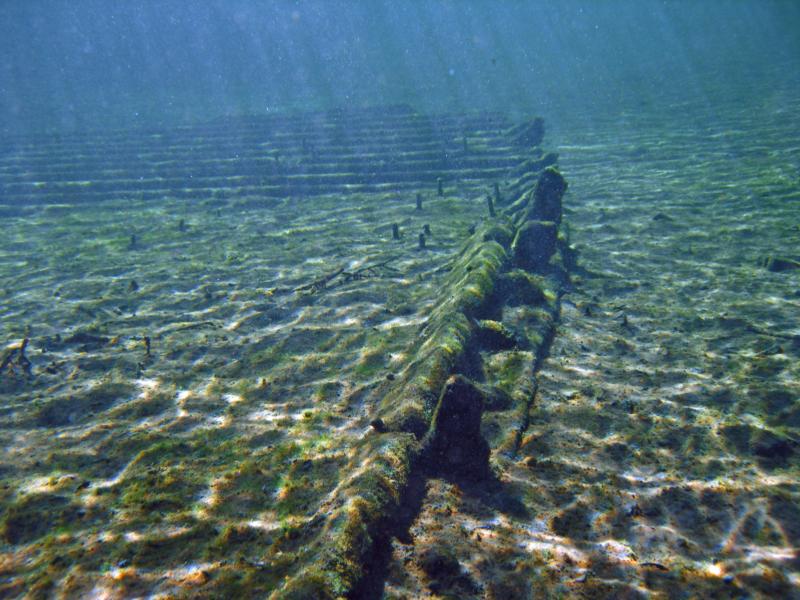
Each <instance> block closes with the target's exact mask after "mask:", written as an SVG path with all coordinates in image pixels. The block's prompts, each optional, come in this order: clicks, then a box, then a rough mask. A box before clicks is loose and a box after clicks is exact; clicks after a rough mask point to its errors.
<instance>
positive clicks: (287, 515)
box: [0, 107, 565, 597]
mask: <svg viewBox="0 0 800 600" xmlns="http://www.w3.org/2000/svg"><path fill="white" fill-rule="evenodd" d="M329 122H330V123H334V124H335V125H336V135H333V136H331V137H327V136H328V134H327V129H325V128H323V127H322V125H325V124H327V123H329ZM309 123H311V124H314V126H315V127H320V129H317V130H314V127H310V128H309ZM237 127H238V128H239V129H237ZM298 127H306V128H308V129H306V130H304V134H303V138H302V139H303V140H305V142H304V143H303V144H301V145H300V146H299V147H298V146H295V145H294V144H296V143H297V142H296V140H298V139H299V138H297V136H295V135H290V133H293V132H294V131H295V130H296V128H298ZM393 128H396V129H397V131H401V132H403V133H402V135H399V136H398V135H389V133H390V132H392V131H393V130H394V129H393ZM403 128H405V129H403ZM507 128H508V124H507V122H506V121H504V119H503V118H502V117H501V116H498V115H493V114H478V115H473V116H465V117H451V116H446V115H445V116H440V117H434V118H429V117H424V116H421V115H418V114H416V113H414V112H412V111H410V110H408V109H406V108H402V107H399V108H389V109H387V110H385V111H383V112H378V111H374V112H369V111H366V112H364V113H338V112H337V113H329V114H321V115H314V116H313V117H312V118H310V119H308V118H287V119H280V118H279V119H277V120H274V121H269V120H267V121H261V122H259V121H249V122H242V123H234V124H232V125H227V126H226V127H225V128H224V129H223V128H216V127H214V126H208V127H205V128H204V127H202V126H199V127H198V128H195V129H187V130H177V131H173V132H171V133H169V135H170V136H172V137H171V138H170V139H171V146H168V147H167V148H169V150H168V151H167V150H156V147H159V148H162V147H164V146H163V142H164V139H165V138H164V137H163V136H164V135H167V134H158V135H153V136H151V137H150V138H146V139H142V138H139V139H138V142H139V143H144V144H151V145H152V147H153V151H152V153H150V154H148V153H147V152H140V153H139V158H137V159H136V160H134V161H131V160H130V158H129V157H128V156H127V155H126V150H125V145H124V144H125V143H126V142H127V141H128V140H127V139H126V138H125V137H124V136H125V135H126V134H120V137H117V138H114V137H113V136H111V137H106V138H103V139H102V140H100V139H99V138H98V139H97V140H96V145H92V146H88V145H87V146H80V149H79V150H75V148H71V147H70V144H71V142H70V141H69V139H67V140H62V141H60V142H55V143H54V145H53V146H51V147H49V148H47V147H39V148H37V149H36V151H35V152H36V154H35V155H34V150H33V147H26V146H20V147H19V148H18V149H17V154H16V155H15V156H16V159H15V160H28V161H30V162H31V169H30V171H29V175H27V176H26V177H27V178H29V179H33V180H35V183H33V184H32V185H31V182H30V181H28V182H25V181H22V180H20V179H19V178H18V177H17V176H16V175H15V173H16V171H15V170H13V169H12V168H11V167H10V166H9V165H10V163H9V165H6V166H5V167H3V166H2V165H1V164H0V167H2V168H4V169H5V170H2V169H0V171H2V172H1V173H0V175H2V178H3V179H2V183H3V185H4V191H5V193H7V194H8V197H9V198H10V199H11V200H13V201H14V202H15V205H16V206H22V205H23V204H21V203H20V201H21V200H22V197H23V196H24V198H25V202H24V207H25V208H22V209H20V210H19V211H18V212H17V213H16V214H15V215H13V216H11V217H10V218H11V219H12V223H13V227H12V229H11V231H12V232H13V233H12V235H13V239H12V240H10V243H9V244H8V245H7V246H5V247H4V249H3V256H2V259H3V262H2V264H3V265H4V266H3V268H4V269H5V271H4V280H5V281H6V282H7V288H6V290H5V293H6V294H7V295H8V298H7V299H8V306H9V309H10V310H9V311H7V312H6V313H4V315H3V316H2V326H3V331H4V332H5V335H6V339H8V340H9V344H8V346H7V347H6V349H5V350H4V352H3V355H2V374H1V378H0V392H2V394H3V400H4V403H3V412H2V415H0V417H1V418H2V431H3V433H2V436H3V441H4V444H6V445H7V446H8V447H9V448H13V450H12V451H10V452H9V453H8V454H7V455H6V456H5V458H4V460H3V463H2V465H0V468H2V470H3V471H2V472H3V473H4V479H5V482H6V483H5V485H4V488H3V494H2V503H3V507H4V509H3V516H2V519H1V520H0V535H2V539H3V542H4V544H5V548H6V550H4V554H3V562H2V565H3V566H2V569H3V576H4V577H5V579H4V580H3V581H4V582H3V584H2V585H3V588H2V589H3V593H4V594H6V595H16V594H18V593H20V592H21V590H34V591H35V593H36V594H40V595H47V594H49V593H55V592H56V591H57V593H60V594H65V595H68V596H75V595H83V594H89V593H97V592H98V590H105V592H104V593H109V594H112V595H121V596H125V595H136V594H139V593H145V592H146V593H168V594H191V595H195V594H202V595H208V596H215V595H220V594H222V595H226V596H230V595H236V594H237V593H244V591H245V590H246V591H247V593H258V592H259V591H260V592H277V593H279V594H282V595H286V596H288V597H292V596H293V595H296V594H300V593H310V592H309V590H312V589H314V590H316V591H315V592H314V593H319V594H321V597H324V596H325V595H338V594H342V593H346V592H348V590H356V589H357V588H359V586H361V585H363V584H364V574H365V572H366V571H365V568H367V566H368V564H369V562H370V559H369V553H370V548H372V547H373V546H374V544H375V543H376V542H377V541H378V540H379V539H382V536H383V535H384V534H383V533H382V532H383V531H384V530H388V529H390V527H389V525H390V523H391V522H392V521H393V517H392V515H393V514H394V513H396V511H397V510H398V509H399V508H400V506H401V504H402V501H403V498H404V496H405V494H406V491H407V486H408V482H409V481H411V480H413V479H415V478H418V477H419V476H420V474H421V473H424V472H427V471H428V467H427V466H424V465H426V464H427V465H429V466H430V465H434V464H436V463H438V462H440V461H439V460H438V459H435V458H433V457H434V456H435V455H437V454H438V453H440V452H441V448H442V444H443V443H444V442H443V441H442V440H443V439H446V436H447V435H448V434H445V433H444V432H445V431H447V430H448V427H449V429H450V430H452V429H453V425H452V424H451V425H449V426H448V425H446V419H445V418H444V416H442V415H445V414H447V413H448V410H447V409H446V408H442V406H444V407H446V406H447V405H448V403H450V402H451V400H450V399H451V397H452V398H454V400H453V401H456V402H458V397H459V396H460V394H456V395H455V396H453V395H452V394H446V393H445V394H444V395H443V396H442V399H441V400H437V398H438V397H439V396H440V391H441V390H442V389H446V387H447V385H449V384H447V382H448V381H450V380H449V378H450V377H451V375H453V374H455V373H461V374H462V375H461V377H462V378H465V379H463V381H464V384H463V385H464V386H466V388H465V389H467V388H468V389H472V390H474V392H473V397H474V398H475V399H476V400H477V401H478V402H477V404H476V405H475V407H476V409H478V408H479V410H476V412H475V413H474V417H473V421H472V425H471V429H472V431H473V434H472V437H473V438H474V439H475V440H476V441H478V442H479V443H482V445H483V448H484V453H483V458H482V459H481V460H480V461H479V463H480V464H482V465H483V466H482V467H481V469H483V471H484V472H485V473H486V474H487V476H488V449H489V446H488V443H487V442H480V441H481V440H483V437H482V434H481V433H480V423H481V415H482V413H483V412H484V405H485V407H487V409H491V410H496V411H501V412H502V411H509V412H514V411H515V410H516V411H517V412H519V411H520V410H521V408H520V407H522V406H524V404H525V401H526V400H525V398H524V397H522V396H521V395H518V394H517V395H515V394H514V389H515V385H516V384H515V381H516V379H517V378H520V377H525V376H526V375H527V374H529V372H530V370H531V368H532V367H531V366H530V364H528V363H529V362H530V360H526V359H523V360H522V362H519V360H517V359H512V358H507V359H506V358H503V356H505V355H506V354H508V355H509V356H511V354H514V353H517V352H519V353H522V354H520V356H525V357H528V359H533V358H534V357H535V356H536V354H537V348H538V347H539V346H541V344H542V341H543V339H544V336H547V335H549V334H548V333H547V331H548V330H549V329H550V328H552V324H553V314H554V312H553V311H554V310H556V302H555V298H556V294H555V292H554V291H553V289H554V287H553V286H555V285H556V283H555V280H554V281H553V282H550V281H547V280H546V279H545V278H544V277H541V276H534V275H530V274H528V273H527V272H526V271H524V269H523V266H524V264H526V259H525V258H524V256H523V255H524V253H526V252H527V251H528V246H526V245H525V244H524V243H522V242H519V241H515V238H516V237H518V236H517V229H518V228H517V226H516V225H515V224H514V216H513V215H514V214H516V211H515V212H509V213H508V214H506V209H505V207H506V206H507V205H508V204H510V203H512V202H517V201H518V199H520V198H521V197H522V196H526V197H530V198H533V192H532V188H529V187H528V184H529V182H530V181H531V173H532V171H530V170H525V171H520V172H518V173H517V174H516V176H515V177H514V178H511V179H508V180H504V181H502V183H499V182H498V180H499V179H500V176H501V175H502V174H507V173H508V172H509V168H510V167H511V166H513V165H515V164H517V163H518V162H519V161H520V158H519V155H520V154H521V155H525V154H526V153H528V152H531V153H533V154H534V156H540V155H541V153H540V151H539V150H538V149H536V148H530V147H527V146H524V145H522V146H521V145H520V143H519V142H515V141H514V140H513V137H512V138H511V139H510V141H508V140H507V138H506V130H507ZM465 130H469V131H470V135H469V138H470V143H469V144H468V145H467V146H466V147H465V146H464V144H463V141H462V138H463V132H464V131H465ZM229 131H234V132H236V133H239V132H244V131H246V132H247V137H244V136H242V137H238V138H237V137H231V139H232V140H236V141H235V143H236V144H238V146H237V147H236V148H235V150H234V149H232V148H231V147H228V146H226V145H225V143H221V141H222V142H224V140H225V139H226V138H225V135H226V132H229ZM412 132H413V133H412ZM456 132H457V135H456ZM130 135H131V136H136V135H139V134H133V133H131V134H130ZM200 136H207V137H208V143H207V144H203V143H200V144H198V143H197V140H198V139H199V137H200ZM451 136H452V137H451ZM188 140H192V143H193V147H194V148H195V150H194V156H195V159H194V160H197V156H198V155H197V152H200V153H201V154H200V156H202V153H203V152H205V153H206V155H205V156H206V157H205V158H203V159H200V162H198V163H197V164H196V165H195V167H192V169H193V173H194V177H193V181H194V182H195V184H194V185H195V186H196V187H194V188H192V189H191V190H188V189H184V188H180V189H178V188H176V187H175V185H176V182H177V181H178V180H179V179H180V178H182V176H183V173H184V170H185V169H186V167H185V164H186V163H185V161H186V160H187V159H186V158H185V157H182V154H181V147H182V146H181V144H182V143H185V142H186V141H188ZM263 140H269V143H271V144H273V145H274V147H275V151H274V156H273V155H270V154H269V152H270V151H267V155H268V156H272V158H271V159H270V160H272V163H265V165H267V166H268V167H269V168H267V171H266V175H263V174H262V175H260V176H259V177H261V178H263V177H266V178H267V179H263V180H262V179H258V180H255V179H252V178H251V179H246V178H247V177H250V176H249V175H242V176H241V177H240V176H237V175H236V173H237V172H238V173H245V174H246V173H248V172H249V171H250V169H251V168H252V165H251V164H250V163H248V162H247V160H249V159H247V158H246V157H248V156H250V155H252V156H253V157H254V158H253V160H256V159H255V156H256V154H257V153H258V152H264V150H263V145H262V144H261V143H262V141H263ZM311 140H315V149H314V151H313V152H310V151H309V146H310V144H311ZM212 142H213V143H212ZM232 143H233V142H232ZM451 143H452V144H453V145H454V147H455V148H457V150H456V151H454V152H453V153H450V152H449V151H446V152H445V153H443V148H446V146H447V145H448V144H451ZM242 144H252V149H250V150H248V147H243V146H242ZM367 146H369V147H372V148H373V151H374V153H375V154H376V156H379V157H382V156H391V157H392V158H391V164H390V165H389V164H386V165H383V163H382V162H381V165H383V166H376V165H378V161H379V160H380V161H383V160H385V159H383V158H380V159H378V158H373V159H370V160H372V161H373V162H372V163H370V162H369V161H367V163H365V162H364V161H363V160H362V161H360V164H361V167H360V168H357V167H356V165H357V162H356V161H355V159H354V158H353V159H350V158H348V154H347V152H350V153H351V154H352V155H353V156H355V154H354V153H356V152H358V153H363V152H365V147H367ZM256 147H258V149H256ZM348 148H349V150H347V149H348ZM356 148H357V150H356ZM97 152H102V153H103V156H104V158H103V159H102V160H100V159H96V158H93V157H94V154H92V153H97ZM228 152H230V153H233V152H237V154H238V156H239V159H238V160H237V161H236V162H231V161H230V160H229V159H227V158H225V157H224V156H225V154H226V153H228ZM67 153H69V154H67ZM221 153H222V154H221ZM248 153H249V154H248ZM168 154H169V158H168ZM39 155H42V156H46V157H47V164H45V163H44V162H43V161H40V160H39V159H38V158H37V157H38V156H39ZM68 155H69V159H67V158H66V157H67V156H68ZM334 156H335V157H336V158H335V159H334ZM90 159H91V160H90ZM67 160H69V163H67ZM59 161H61V162H59ZM136 161H138V162H136ZM270 164H271V165H272V166H271V167H270V166H269V165H270ZM59 165H62V166H59ZM151 165H152V166H151ZM156 165H158V166H156ZM262 166H263V165H262ZM539 167H541V169H543V168H544V167H542V166H541V164H538V163H537V168H539ZM122 168H126V169H129V171H130V172H131V175H130V176H126V175H122V176H121V175H120V170H121V169H122ZM259 168H260V167H259ZM164 169H171V170H173V171H174V172H172V174H171V175H169V176H168V175H167V173H166V171H164ZM365 169H372V170H370V171H369V173H367V172H366V170H365ZM541 169H540V170H541ZM144 170H146V172H147V175H145V177H144V179H142V178H141V177H138V178H137V177H136V176H135V175H134V173H136V172H139V173H142V172H145V171H144ZM534 173H535V172H534ZM548 173H549V174H548V175H546V177H554V176H555V175H553V174H556V173H557V172H556V171H555V170H552V171H548ZM243 177H244V178H245V179H243ZM559 177H560V176H559ZM15 178H16V179H15ZM171 178H172V179H171ZM181 181H182V179H181ZM534 181H538V180H537V179H535V178H534ZM487 189H488V190H489V192H488V193H489V194H490V196H489V197H490V198H493V199H492V201H491V202H488V203H487V202H486V200H485V198H486V190H487ZM147 190H153V191H152V192H150V191H147ZM557 193H558V194H559V200H560V194H563V189H562V190H561V191H560V192H557ZM306 195H314V210H313V211H308V210H306V209H305V206H306V205H305V204H304V202H303V201H302V196H306ZM186 198H191V200H192V202H191V203H187V202H186ZM56 200H58V203H56ZM156 200H157V201H156ZM518 206H527V202H521V203H520V202H518ZM540 216H542V215H540ZM531 218H533V217H531ZM89 231H91V232H92V233H91V235H87V232H89ZM42 232H46V237H44V238H41V239H40V238H39V237H37V236H40V235H41V233H42ZM33 240H36V244H37V245H38V251H37V252H36V253H35V254H31V253H30V252H29V249H30V245H29V244H30V242H32V241H33ZM515 244H516V245H515ZM515 248H516V249H515ZM547 251H548V249H547V248H544V249H543V250H541V252H547ZM549 251H550V252H551V253H553V252H555V251H556V247H555V245H553V244H551V245H550V250H549ZM541 252H540V254H539V255H538V256H537V259H536V260H537V261H538V263H537V264H540V265H545V264H547V263H548V259H547V257H546V256H544V255H543V254H541ZM23 260H27V261H36V264H35V268H34V270H32V271H28V272H27V273H26V275H25V277H22V276H20V275H19V274H18V273H17V272H16V269H17V267H18V265H19V264H20V261H23ZM32 266H33V263H32ZM547 268H548V269H549V267H547ZM554 268H555V269H556V270H555V271H553V273H554V274H555V275H554V276H555V277H556V279H558V278H563V277H565V271H563V268H561V267H557V268H556V267H554ZM506 302H508V304H509V308H508V309H502V308H501V307H502V306H503V305H504V304H505V303H506ZM42 307H48V309H47V318H46V319H45V318H44V314H43V313H42ZM525 310H528V312H525ZM504 311H506V312H507V315H508V318H506V317H504V314H503V313H504ZM537 311H539V312H537ZM509 319H510V320H509ZM537 336H538V337H537ZM531 340H533V342H531ZM486 361H492V362H493V365H494V370H493V371H491V377H488V378H487V377H486V376H485V375H484V373H483V371H484V368H483V366H481V365H482V363H484V362H486ZM501 363H503V364H506V363H507V366H504V367H498V365H500V364H501ZM512 365H513V366H512ZM459 381H460V380H459ZM403 390H406V391H410V392H411V394H406V393H405V392H404V391H403ZM401 398H402V400H401ZM438 405H441V406H439V407H438V408H437V406H438ZM479 405H480V406H479ZM456 412H458V411H456ZM437 415H438V416H437ZM510 419H511V421H512V422H513V420H514V417H511V418H510ZM370 423H372V425H370ZM432 423H433V425H431V424H432ZM429 430H430V432H429ZM437 432H438V433H437ZM466 455H467V453H466V452H462V456H466ZM454 460H455V459H454ZM460 460H461V459H459V460H456V463H453V464H458V463H459V461H460ZM467 470H469V469H467ZM12 474H13V475H12ZM237 590H238V591H237ZM298 590H300V591H298ZM302 590H306V591H305V592H302Z"/></svg>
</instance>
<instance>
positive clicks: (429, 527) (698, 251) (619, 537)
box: [383, 91, 800, 598]
mask: <svg viewBox="0 0 800 600" xmlns="http://www.w3.org/2000/svg"><path fill="white" fill-rule="evenodd" d="M763 101H764V105H765V108H764V110H763V111H759V110H755V109H754V108H753V107H752V106H748V107H747V108H743V107H741V106H736V105H735V104H733V103H731V104H729V105H725V106H720V105H715V112H714V113H713V114H712V111H710V110H706V109H705V108H704V107H701V106H697V105H691V106H686V105H683V104H676V105H675V106H674V107H672V108H670V109H669V110H666V109H665V110H664V112H663V113H662V114H661V115H660V116H658V117H655V116H653V115H652V114H650V113H642V114H639V113H636V112H629V113H625V114H623V115H621V116H620V117H619V118H617V119H608V120H607V121H601V122H593V123H592V124H589V122H588V121H585V122H581V123H580V126H574V125H572V124H562V125H561V128H560V133H559V134H558V142H559V144H558V145H556V147H557V148H558V150H559V153H560V155H561V159H560V163H561V168H562V169H563V172H564V174H565V176H566V177H567V178H568V179H569V182H570V191H569V193H568V194H567V197H566V217H565V218H566V219H567V221H568V223H569V226H570V233H571V240H572V241H573V242H574V243H575V244H576V249H577V251H578V265H577V268H576V269H575V270H574V271H573V277H572V281H571V285H572V287H571V288H570V289H568V290H567V293H566V294H565V295H564V296H563V298H562V301H561V310H560V322H559V324H558V328H557V333H556V336H555V338H554V340H553V345H552V347H551V349H550V354H549V357H548V358H547V359H546V360H545V361H544V362H543V363H542V369H541V370H540V371H539V372H538V374H537V375H536V388H535V400H534V401H533V403H532V405H531V410H530V412H529V417H530V421H529V424H528V427H527V428H526V430H525V431H524V433H523V434H522V437H521V443H520V446H519V451H518V452H517V453H515V454H509V453H508V452H504V451H503V450H501V449H500V448H499V447H497V446H494V445H493V452H492V459H493V460H494V461H495V463H494V464H495V468H496V473H497V477H498V479H499V482H500V485H496V484H495V485H489V484H485V485H473V486H467V485H464V484H463V483H462V482H459V481H453V480H448V479H447V478H439V479H431V480H429V481H428V485H427V489H426V490H424V491H423V493H422V495H423V496H424V497H423V499H422V500H420V501H419V504H420V505H421V506H422V508H421V510H420V513H419V516H418V517H417V519H416V520H415V521H414V522H413V523H412V524H410V526H409V527H408V530H407V531H405V532H404V533H403V535H401V536H398V539H397V540H395V541H394V542H393V559H392V561H391V562H390V566H389V567H388V576H387V579H386V584H385V586H384V590H383V591H384V595H385V596H386V597H390V598H404V597H422V598H425V597H459V598H518V597H519V598H528V597H533V598H536V597H553V598H572V597H587V598H610V597H631V598H640V597H641V598H646V597H654V598H673V597H726V598H727V597H748V598H749V597H787V598H788V597H794V596H795V595H796V593H797V589H798V585H800V579H798V573H800V563H798V547H800V528H799V527H798V524H799V523H800V487H798V483H797V481H798V468H800V463H799V462H798V461H799V460H800V454H799V453H800V429H798V425H799V424H800V421H798V419H797V414H798V407H800V371H798V365H800V360H798V358H800V321H799V320H798V316H799V315H800V296H799V295H798V294H800V281H798V279H797V275H796V272H795V271H793V270H787V271H775V270H770V268H769V262H768V261H765V260H764V259H765V258H768V257H770V256H787V257H792V256H796V255H797V248H800V229H798V227H797V219H798V215H799V214H800V195H798V192H797V184H798V171H797V165H798V164H800V163H798V160H800V155H798V147H797V144H796V142H795V139H796V136H797V130H796V119H795V120H794V121H792V123H793V124H791V125H790V124H789V121H791V119H787V115H788V114H791V115H796V114H797V110H798V108H799V107H798V104H797V101H796V99H795V98H793V97H790V96H788V95H786V93H785V91H784V92H782V93H779V94H776V96H775V97H765V98H764V99H763ZM769 106H781V107H783V109H781V110H780V111H774V110H770V109H769V108H768V107H769ZM687 115H691V116H687ZM689 150H690V151H689ZM563 229H564V228H563V226H562V230H563ZM490 423H491V421H490V420H487V422H486V423H485V431H486V430H487V428H486V426H487V425H489V424H490ZM490 431H491V430H488V432H490ZM412 542H413V543H412Z"/></svg>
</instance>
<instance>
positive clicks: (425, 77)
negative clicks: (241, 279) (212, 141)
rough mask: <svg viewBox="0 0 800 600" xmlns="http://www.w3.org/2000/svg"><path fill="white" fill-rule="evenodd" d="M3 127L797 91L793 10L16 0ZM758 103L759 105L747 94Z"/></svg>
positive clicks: (552, 113) (543, 106) (540, 110)
mask: <svg viewBox="0 0 800 600" xmlns="http://www.w3.org/2000/svg"><path fill="white" fill-rule="evenodd" d="M0 28H2V29H0V57H2V58H0V131H5V132H13V131H23V132H24V131H30V130H41V129H48V130H63V129H68V130H69V129H75V128H79V129H82V128H96V127H105V126H109V125H113V126H123V127H124V126H130V125H147V124H151V123H153V122H163V123H171V122H175V121H176V120H178V121H180V120H192V119H198V118H207V117H214V116H218V115H221V114H242V113H253V112H255V113H264V112H268V111H276V110H277V111H281V110H286V109H294V108H298V107H301V108H303V107H304V108H328V107H340V106H362V105H378V104H395V103H398V102H408V103H410V104H412V105H413V106H415V107H418V108H420V109H426V110H429V109H431V108H435V109H447V110H460V109H474V108H490V109H494V110H504V111H511V112H518V113H521V114H526V115H527V114H531V113H535V114H542V115H544V116H545V117H548V118H553V117H556V116H560V115H564V114H566V115H570V114H575V113H588V114H589V115H591V114H593V113H605V112H607V111H611V112H614V111H617V110H619V109H620V108H621V107H629V108H635V109H637V110H639V109H640V110H648V108H649V109H650V110H657V106H658V104H659V102H662V101H664V100H665V99H667V98H669V99H675V98H687V97H688V98H701V99H704V100H705V101H706V102H708V103H710V104H714V103H715V102H718V101H720V100H722V99H723V98H726V97H729V96H730V95H731V94H735V95H737V96H739V95H741V91H740V90H743V89H746V88H748V87H749V89H750V91H751V93H752V94H753V95H754V96H759V95H760V94H762V93H765V92H768V91H769V89H770V88H771V87H773V86H774V85H776V84H784V83H787V82H795V83H796V80H797V77H798V75H797V68H796V62H795V61H796V59H797V56H798V55H799V54H800V41H799V40H798V35H797V31H798V28H800V9H799V8H798V7H797V5H796V4H795V3H793V2H770V1H765V2H755V1H754V2H746V1H733V2H724V3H719V2H690V1H667V2H657V1H644V2H620V1H608V2H577V1H567V2H544V1H539V2H499V3H498V2H466V3H464V2H452V1H440V2H439V1H437V2H424V1H417V0H411V1H409V2H400V3H392V2H335V1H334V2H327V1H320V2H288V1H287V2H248V1H243V0H234V1H232V2H214V1H209V2H202V3H199V4H192V5H187V4H186V3H184V2H171V1H167V2H130V3H124V4H118V5H111V6H110V5H109V4H108V3H106V2H93V1H86V2H81V3H72V2H45V1H37V2H29V3H28V2H26V3H22V2H4V3H3V5H2V6H1V7H0ZM743 100H745V99H744V98H743Z"/></svg>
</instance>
